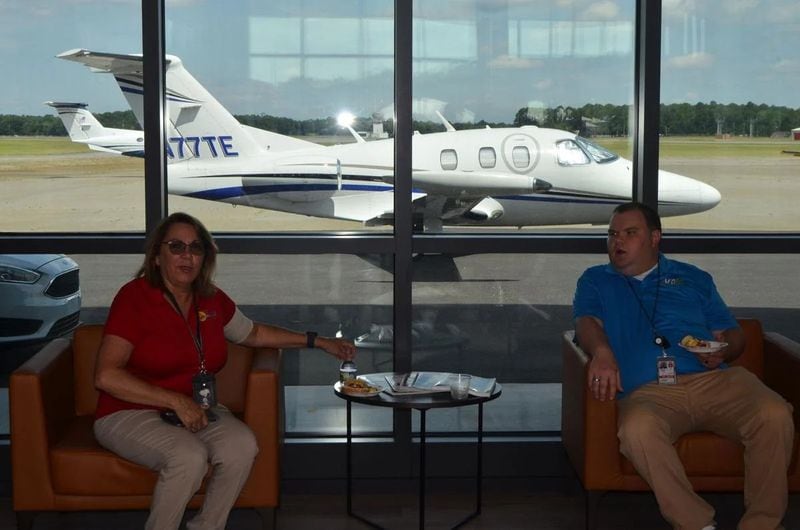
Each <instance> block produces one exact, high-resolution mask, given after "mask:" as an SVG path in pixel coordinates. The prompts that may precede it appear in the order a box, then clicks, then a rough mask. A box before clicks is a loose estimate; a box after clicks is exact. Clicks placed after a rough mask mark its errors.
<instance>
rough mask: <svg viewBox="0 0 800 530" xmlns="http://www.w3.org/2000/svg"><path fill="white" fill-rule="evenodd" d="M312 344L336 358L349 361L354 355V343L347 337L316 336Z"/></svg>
mask: <svg viewBox="0 0 800 530" xmlns="http://www.w3.org/2000/svg"><path fill="white" fill-rule="evenodd" d="M314 346H316V347H317V348H321V349H323V350H325V351H326V352H328V353H330V354H331V355H333V356H334V357H336V358H337V359H341V360H343V361H350V360H352V359H353V357H355V355H356V345H355V344H353V341H351V340H348V339H331V338H328V337H317V339H316V341H315V343H314Z"/></svg>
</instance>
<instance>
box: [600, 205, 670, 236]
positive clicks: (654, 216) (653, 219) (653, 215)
mask: <svg viewBox="0 0 800 530" xmlns="http://www.w3.org/2000/svg"><path fill="white" fill-rule="evenodd" d="M632 211H637V212H641V213H642V215H643V216H644V221H645V223H647V228H649V229H650V230H658V231H659V232H661V231H662V230H661V217H659V215H658V212H656V211H655V210H653V209H652V208H650V207H649V206H648V205H646V204H644V203H641V202H635V201H632V202H623V203H622V204H620V205H619V206H617V207H616V208H614V212H613V213H612V214H611V215H616V214H618V213H625V212H632Z"/></svg>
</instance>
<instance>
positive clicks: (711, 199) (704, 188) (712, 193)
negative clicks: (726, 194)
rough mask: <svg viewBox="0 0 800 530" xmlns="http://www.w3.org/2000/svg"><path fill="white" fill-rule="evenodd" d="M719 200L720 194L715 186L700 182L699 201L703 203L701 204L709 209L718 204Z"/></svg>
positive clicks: (720, 198)
mask: <svg viewBox="0 0 800 530" xmlns="http://www.w3.org/2000/svg"><path fill="white" fill-rule="evenodd" d="M721 200H722V194H720V192H719V190H718V189H717V188H715V187H714V186H711V185H710V184H706V183H705V182H701V183H700V201H701V202H702V203H703V206H705V207H707V208H708V209H709V210H710V209H711V208H713V207H714V206H716V205H718V204H719V202H720V201H721Z"/></svg>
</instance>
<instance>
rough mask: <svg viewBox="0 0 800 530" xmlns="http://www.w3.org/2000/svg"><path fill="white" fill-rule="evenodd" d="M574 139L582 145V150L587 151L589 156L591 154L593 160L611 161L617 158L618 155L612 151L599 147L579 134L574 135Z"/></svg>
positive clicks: (598, 161)
mask: <svg viewBox="0 0 800 530" xmlns="http://www.w3.org/2000/svg"><path fill="white" fill-rule="evenodd" d="M575 141H576V142H578V145H580V146H581V147H583V150H584V151H586V152H587V153H589V156H591V157H592V158H593V159H594V161H595V162H597V163H598V164H604V163H606V162H613V161H614V160H616V159H617V158H619V156H618V155H616V154H614V153H612V152H611V151H609V150H608V149H605V148H603V147H600V146H599V145H597V144H596V143H593V142H590V141H589V140H587V139H586V138H583V137H581V136H576V137H575Z"/></svg>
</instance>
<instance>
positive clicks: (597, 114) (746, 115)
mask: <svg viewBox="0 0 800 530" xmlns="http://www.w3.org/2000/svg"><path fill="white" fill-rule="evenodd" d="M629 118H630V106H629V105H608V104H605V105H602V104H588V105H584V106H582V107H562V106H559V107H556V108H552V109H535V108H533V109H532V108H530V107H526V108H521V109H519V110H518V111H517V114H516V116H515V118H514V125H515V126H522V125H539V126H540V127H549V128H553V129H564V130H569V131H574V132H578V133H579V134H581V135H584V136H591V135H593V134H602V135H609V136H627V135H628V134H629V127H630V121H629ZM796 127H800V108H797V109H792V108H790V107H780V106H774V105H764V104H760V105H756V104H755V103H752V102H748V103H746V104H744V105H740V104H736V103H728V104H723V103H717V102H715V101H711V102H710V103H695V104H693V105H692V104H689V103H670V104H662V105H661V113H660V116H659V132H660V133H661V134H662V135H665V136H713V135H716V134H730V135H733V136H751V135H752V136H762V137H763V136H772V135H773V134H775V133H779V132H783V133H786V132H788V131H791V130H792V129H794V128H796Z"/></svg>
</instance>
